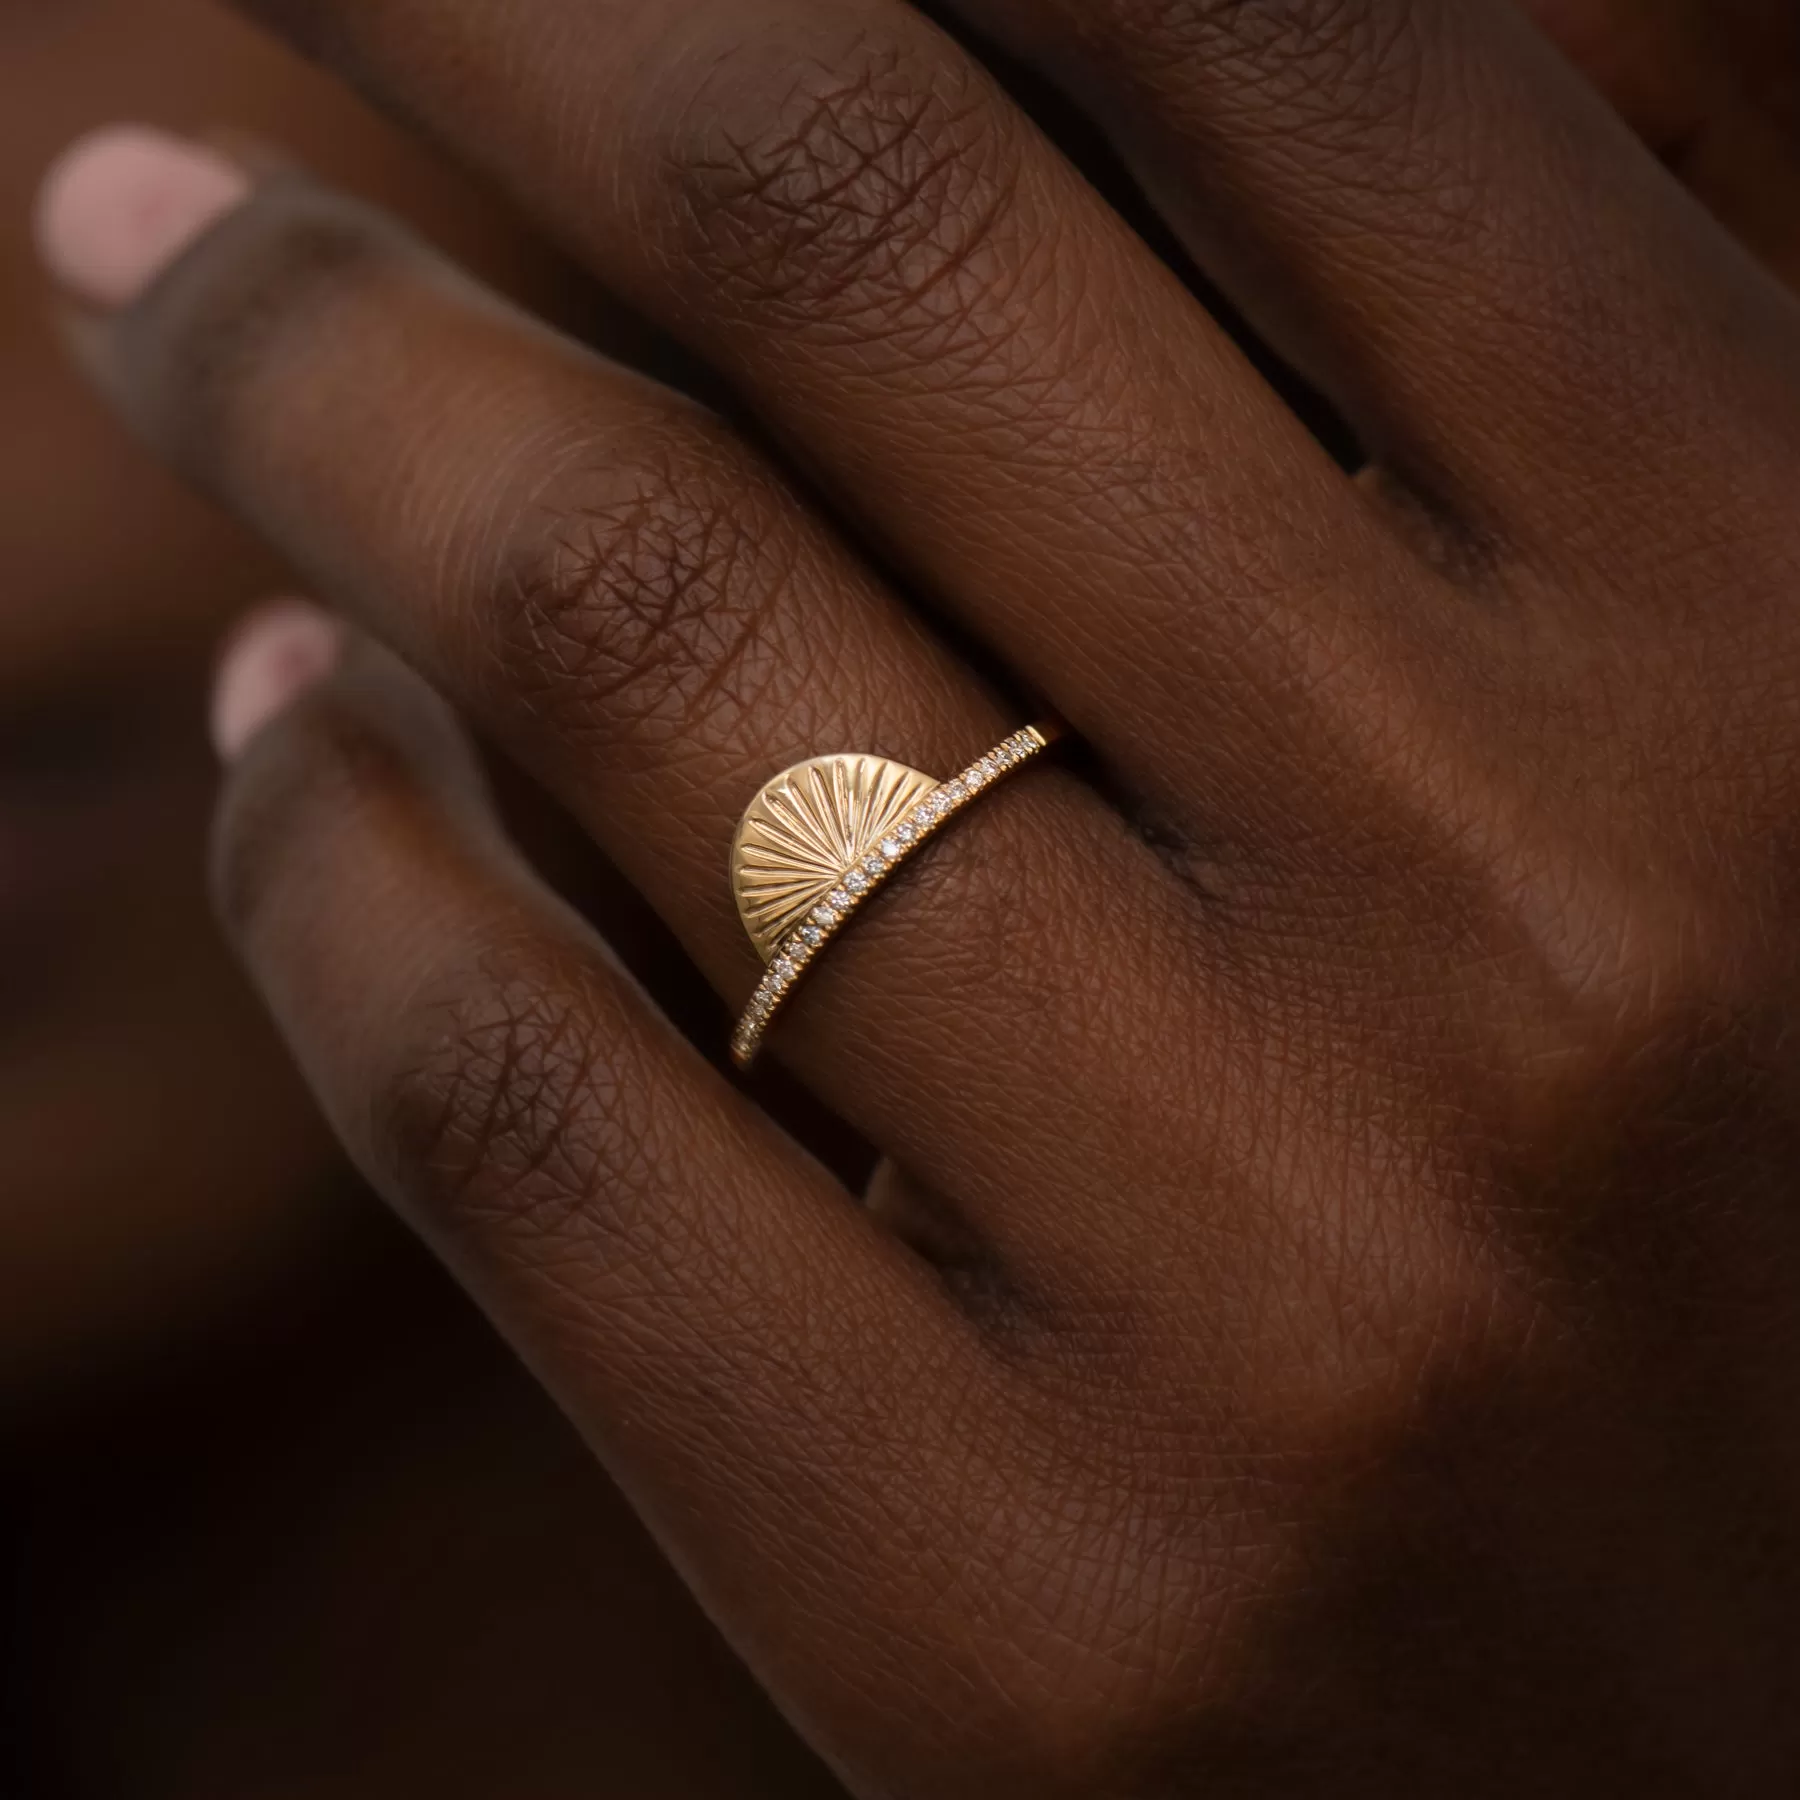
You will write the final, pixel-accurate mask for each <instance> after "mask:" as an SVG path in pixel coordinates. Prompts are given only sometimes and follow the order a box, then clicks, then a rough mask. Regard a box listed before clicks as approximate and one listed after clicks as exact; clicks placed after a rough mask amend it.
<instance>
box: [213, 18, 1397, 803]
mask: <svg viewBox="0 0 1800 1800" xmlns="http://www.w3.org/2000/svg"><path fill="white" fill-rule="evenodd" d="M247 4H249V5H250V7H251V9H252V10H259V9H260V10H262V11H264V12H266V13H268V14H270V15H271V16H273V17H274V18H275V19H276V21H277V22H278V23H279V24H280V25H282V26H283V27H284V28H286V29H288V30H290V31H292V32H294V33H295V34H296V35H298V36H299V37H301V38H302V39H303V40H305V41H307V42H310V43H311V44H312V45H313V46H314V47H315V48H323V49H325V50H326V51H327V52H328V53H329V54H330V55H331V57H332V58H333V59H334V60H337V61H338V62H340V63H341V64H343V65H345V66H348V67H352V68H354V70H355V72H356V74H357V76H358V78H359V79H360V80H362V81H365V82H367V83H369V84H371V85H373V86H375V87H377V88H378V89H381V90H383V91H385V92H386V93H387V94H388V95H389V96H390V97H391V98H392V99H393V100H394V101H395V103H396V104H397V105H398V106H399V107H400V108H401V109H402V110H404V111H406V112H408V113H410V114H412V115H415V116H419V117H422V118H424V119H426V120H427V121H428V122H431V123H433V124H434V125H435V127H436V128H437V130H438V131H439V132H440V133H441V134H442V135H443V136H445V137H447V138H450V139H453V140H455V141H456V142H457V144H458V147H459V148H460V149H461V150H462V151H463V152H465V153H466V154H469V155H472V156H475V157H477V158H479V159H481V160H482V161H484V162H485V163H486V164H488V165H489V166H490V167H491V168H493V169H494V170H495V171H496V172H498V173H499V174H500V175H501V176H502V178H503V179H504V180H506V181H507V182H508V184H509V185H510V186H511V187H512V188H513V189H514V190H515V191H516V192H517V193H519V194H520V195H521V196H522V197H523V198H524V199H525V200H526V201H527V203H528V204H529V205H530V206H531V207H532V208H533V209H534V210H535V211H536V212H537V213H538V214H539V215H540V216H542V217H544V218H545V219H546V220H548V221H549V222H550V223H551V224H552V225H553V226H554V227H555V228H556V229H557V231H558V232H559V234H560V235H562V236H563V237H564V238H565V239H566V240H567V241H569V242H570V243H572V244H573V245H574V246H575V247H576V248H577V249H578V250H579V251H580V252H581V253H582V254H584V255H585V256H586V257H587V259H588V260H589V261H590V262H591V263H592V264H593V265H594V266H595V267H596V268H597V269H598V270H599V271H600V272H601V274H602V275H603V276H604V278H605V279H606V280H607V281H608V282H609V284H611V285H612V286H614V287H615V288H617V289H618V290H620V291H621V292H623V293H624V294H626V295H627V296H628V297H629V298H631V299H632V300H633V301H634V303H635V304H637V305H638V306H639V307H640V309H642V310H643V311H645V312H647V313H649V314H651V315H653V316H655V317H657V318H658V319H660V320H661V321H663V322H664V323H665V324H667V325H669V326H670V327H672V328H673V329H674V330H675V331H676V332H677V333H679V334H680V335H682V336H683V337H685V338H686V339H687V340H688V341H689V342H690V344H692V345H693V346H694V347H696V348H697V349H698V350H699V351H700V352H701V353H702V354H703V355H704V356H706V357H707V358H708V359H710V360H711V361H712V362H713V363H714V364H715V365H717V366H719V367H720V368H722V369H724V370H725V371H727V372H728V373H729V374H730V376H731V377H732V378H733V379H734V380H735V381H736V382H737V383H738V385H739V386H740V387H741V388H742V389H743V390H744V391H745V392H746V393H747V394H748V395H749V396H750V398H751V399H752V400H753V401H754V402H755V404H756V406H757V409H758V411H759V413H761V414H762V415H763V416H764V417H765V418H767V419H768V420H770V421H771V422H772V423H774V424H775V425H776V426H777V427H778V428H779V429H780V430H782V431H783V432H784V433H785V434H786V435H787V437H788V438H789V439H790V441H791V442H793V443H794V444H795V445H796V446H797V447H798V449H799V450H800V451H801V453H802V454H804V456H805V457H806V458H807V460H808V461H809V462H810V463H811V464H812V465H813V466H814V467H815V468H816V469H817V470H819V471H820V473H821V475H822V478H823V479H824V480H825V481H827V482H828V483H829V484H830V485H831V486H832V487H833V488H834V489H835V490H836V491H837V492H838V493H840V494H842V495H843V496H845V497H846V498H847V499H848V500H849V501H850V503H851V504H852V506H853V508H854V510H855V511H856V513H857V514H858V516H859V517H860V518H861V519H862V520H863V521H865V522H866V523H867V524H868V525H869V526H870V527H871V528H872V529H873V531H874V532H875V533H876V534H877V535H878V536H880V537H881V538H882V539H884V540H885V542H886V543H887V544H888V545H889V546H890V547H892V548H894V549H895V550H896V551H897V552H898V553H899V555H900V556H901V558H902V560H903V561H904V563H905V564H906V565H907V566H909V567H910V569H911V570H912V571H914V572H915V573H916V574H917V575H918V576H919V577H920V578H921V580H922V582H923V584H924V585H925V586H926V587H927V588H928V590H929V591H930V592H931V593H932V594H934V595H935V596H936V597H938V598H939V599H941V600H942V601H943V603H944V604H946V605H948V606H951V607H953V608H955V609H956V610H957V611H958V612H959V613H960V614H961V615H962V617H963V618H964V619H965V620H966V621H968V622H970V623H971V624H972V625H973V626H974V627H975V628H976V629H977V630H978V631H979V632H980V633H981V634H982V635H984V636H985V637H986V638H987V639H988V640H989V641H990V642H991V643H992V644H993V645H995V646H996V647H997V648H998V649H999V650H1000V651H1001V652H1002V653H1003V655H1004V656H1005V657H1006V659H1007V660H1008V661H1009V662H1010V663H1011V665H1012V666H1013V667H1014V668H1016V669H1018V670H1019V671H1021V672H1022V673H1023V674H1025V675H1026V676H1027V677H1029V678H1030V679H1031V680H1032V681H1033V682H1034V683H1035V684H1036V685H1037V686H1038V687H1039V688H1040V689H1041V690H1042V691H1044V692H1045V693H1047V694H1048V695H1049V696H1050V697H1051V699H1052V700H1053V701H1054V703H1055V704H1056V706H1057V707H1058V709H1059V710H1060V711H1062V712H1063V713H1064V714H1065V715H1067V716H1068V717H1070V718H1071V719H1072V721H1073V722H1074V723H1075V724H1076V725H1077V726H1078V727H1079V728H1080V729H1081V731H1082V732H1083V734H1084V736H1086V737H1087V739H1088V740H1089V741H1090V742H1092V743H1095V744H1096V745H1098V746H1099V747H1101V749H1102V750H1103V751H1105V752H1106V753H1107V754H1108V755H1109V756H1110V758H1111V759H1112V760H1113V761H1114V763H1115V765H1117V766H1119V767H1121V768H1122V770H1123V771H1124V772H1125V774H1126V775H1127V777H1128V779H1129V780H1130V781H1131V782H1132V783H1133V784H1134V785H1135V786H1136V787H1137V788H1138V789H1139V790H1140V791H1141V792H1145V793H1147V794H1149V795H1150V796H1151V797H1152V798H1153V799H1154V800H1155V801H1157V802H1159V803H1161V805H1162V806H1163V807H1165V808H1166V809H1168V810H1169V811H1170V812H1172V813H1173V814H1174V815H1175V817H1176V818H1178V819H1179V818H1181V817H1182V816H1183V815H1187V816H1189V817H1190V819H1192V821H1193V822H1194V823H1195V824H1196V825H1198V826H1199V827H1201V828H1203V829H1207V830H1211V829H1215V828H1216V825H1217V821H1218V819H1219V818H1220V816H1221V815H1222V814H1224V813H1226V812H1227V811H1229V812H1231V813H1233V814H1235V815H1236V816H1235V818H1234V821H1233V823H1234V825H1235V826H1237V827H1238V828H1240V829H1242V830H1243V831H1244V832H1245V833H1246V835H1250V836H1254V831H1255V825H1256V823H1257V821H1258V820H1261V819H1267V820H1269V821H1270V822H1271V829H1272V830H1273V832H1274V834H1275V836H1276V837H1277V838H1278V839H1279V838H1281V837H1283V836H1284V835H1285V834H1286V829H1287V827H1286V826H1285V825H1284V823H1283V822H1284V821H1291V820H1292V819H1293V817H1294V816H1295V815H1296V814H1304V813H1307V812H1312V813H1314V816H1315V820H1316V821H1322V820H1324V819H1327V818H1329V817H1330V816H1331V810H1332V808H1333V807H1334V806H1335V804H1336V802H1335V798H1333V799H1332V800H1330V801H1326V802H1321V803H1320V804H1319V805H1317V806H1316V807H1309V806H1307V805H1306V804H1305V801H1304V798H1303V796H1305V795H1306V794H1308V793H1311V792H1312V790H1313V789H1314V788H1315V786H1316V784H1317V776H1316V773H1311V772H1316V771H1318V770H1319V769H1321V768H1322V767H1324V766H1326V765H1327V764H1329V762H1330V760H1331V759H1330V757H1329V756H1328V755H1326V754H1323V753H1321V751H1320V748H1319V744H1318V741H1317V731H1318V723H1317V720H1316V719H1310V718H1309V717H1308V716H1307V709H1306V708H1305V707H1296V706H1293V705H1291V704H1290V705H1287V706H1271V705H1270V704H1269V695H1270V693H1271V691H1279V692H1282V693H1293V692H1295V691H1300V692H1304V693H1306V694H1308V695H1309V696H1310V695H1316V694H1318V693H1319V691H1320V689H1321V687H1322V686H1325V685H1330V683H1322V681H1321V672H1322V671H1333V672H1334V673H1333V675H1332V677H1331V682H1334V683H1335V684H1336V686H1337V687H1338V688H1339V689H1340V690H1341V691H1346V692H1347V691H1349V690H1351V689H1355V690H1357V695H1358V704H1359V705H1360V706H1362V707H1364V708H1366V704H1367V699H1368V694H1367V683H1368V682H1369V681H1371V680H1376V679H1379V677H1378V676H1377V675H1375V674H1373V673H1371V672H1372V671H1376V670H1379V669H1382V668H1394V667H1404V666H1408V665H1416V663H1417V660H1418V657H1417V651H1418V643H1417V638H1418V636H1419V633H1418V631H1417V625H1418V620H1417V617H1416V616H1415V615H1416V613H1417V611H1418V590H1417V585H1416V583H1415V582H1413V581H1412V580H1411V573H1412V571H1411V569H1410V565H1407V566H1406V568H1405V570H1404V572H1403V569H1402V559H1401V556H1400V553H1399V551H1398V549H1397V546H1396V545H1395V544H1394V543H1393V542H1392V541H1391V540H1390V539H1389V537H1388V535H1387V533H1386V531H1385V529H1384V528H1383V527H1382V526H1380V525H1379V524H1378V523H1377V521H1376V520H1375V518H1374V516H1373V513H1372V510H1371V509H1368V508H1366V507H1365V506H1364V504H1363V503H1362V501H1361V500H1360V499H1359V497H1358V496H1357V495H1356V493H1355V491H1354V490H1353V489H1352V488H1351V486H1350V485H1349V484H1348V483H1347V482H1345V481H1344V480H1343V479H1342V477H1341V475H1340V473H1339V471H1338V470H1337V469H1336V468H1335V466H1334V465H1332V464H1331V462H1330V461H1329V459H1328V458H1327V457H1326V456H1325V455H1324V454H1323V452H1322V451H1321V450H1320V449H1319V448H1318V447H1317V445H1316V444H1315V443H1314V442H1313V440H1312V439H1311V438H1310V436H1309V435H1308V434H1307V433H1306V432H1305V430H1304V429H1303V428H1302V427H1301V426H1300V424H1299V423H1298V421H1297V420H1295V419H1294V417H1293V416H1292V415H1291V414H1289V413H1288V412H1287V411H1286V410H1285V409H1284V408H1283V407H1282V406H1281V405H1280V404H1279V403H1278V401H1277V400H1276V399H1275V397H1274V396H1273V395H1272V393H1271V392H1270V391H1269V390H1268V389H1267V387H1266V386H1265V385H1264V384H1263V383H1262V381H1261V380H1260V379H1259V378H1258V377H1257V376H1256V375H1255V374H1254V372H1253V371H1252V370H1251V369H1250V368H1249V366H1248V365H1247V363H1246V362H1245V361H1244V360H1243V359H1242V357H1241V356H1240V355H1239V353H1238V351H1237V350H1236V349H1235V348H1234V346H1233V345H1232V344H1231V343H1230V341H1229V339H1228V338H1227V337H1226V336H1225V335H1224V334H1223V333H1222V332H1221V331H1220V330H1219V329H1218V328H1217V327H1216V326H1215V325H1214V324H1213V323H1212V321H1210V320H1209V319H1208V318H1207V317H1206V315H1205V314H1204V312H1203V311H1202V310H1201V309H1200V308H1199V307H1198V306H1196V305H1195V304H1194V303H1193V301H1192V300H1191V298H1190V296H1189V295H1188V294H1187V293H1186V291H1185V290H1184V289H1183V288H1182V287H1181V286H1180V284H1179V283H1178V282H1177V281H1176V280H1175V278H1174V277H1173V276H1172V275H1171V274H1170V273H1169V272H1168V271H1167V270H1166V269H1165V268H1164V267H1163V265H1162V264H1161V263H1160V262H1158V260H1157V259H1156V258H1155V256H1154V255H1153V254H1152V253H1151V252H1150V250H1149V249H1148V248H1147V247H1146V246H1145V245H1144V244H1143V243H1142V242H1141V241H1140V240H1139V239H1138V238H1137V237H1136V236H1135V235H1134V234H1133V233H1132V232H1130V231H1129V230H1128V229H1127V228H1126V227H1125V226H1124V224H1123V223H1122V221H1121V220H1120V219H1119V218H1118V217H1117V215H1116V214H1114V213H1113V212H1112V211H1111V210H1110V208H1108V207H1107V206H1106V205H1105V203H1104V202H1103V201H1102V200H1101V199H1100V197H1099V196H1098V195H1097V194H1096V193H1095V192H1094V190H1093V189H1092V188H1091V187H1089V185H1088V184H1087V183H1086V182H1085V181H1084V180H1083V179H1082V178H1081V177H1080V175H1079V174H1078V173H1077V172H1076V171H1075V170H1074V169H1073V168H1072V167H1071V166H1070V165H1069V164H1068V163H1067V162H1065V161H1064V159H1063V158H1062V157H1061V156H1060V155H1059V154H1058V153H1057V152H1056V151H1055V150H1054V149H1053V148H1052V147H1051V146H1050V145H1049V144H1048V143H1047V142H1046V141H1045V140H1044V139H1043V138H1042V137H1041V136H1039V135H1038V134H1037V133H1036V131H1035V130H1034V129H1033V128H1032V127H1031V126H1030V124H1029V123H1028V122H1027V120H1026V119H1025V118H1024V116H1023V115H1022V114H1021V113H1020V112H1019V111H1018V110H1017V109H1016V108H1015V107H1014V106H1013V104H1012V103H1011V101H1010V100H1009V99H1008V98H1007V96H1006V95H1005V94H1004V93H1003V92H1002V91H1001V90H1000V88H999V87H998V85H997V84H996V83H995V82H993V81H992V80H991V79H990V78H989V77H988V75H987V74H986V73H985V72H984V71H983V70H982V69H981V68H980V67H979V65H978V64H977V63H976V62H975V61H974V60H973V59H972V58H970V57H969V56H968V55H966V54H965V53H964V52H963V51H962V50H961V49H959V48H958V47H957V46H956V45H955V44H954V43H953V42H952V41H951V40H950V39H949V38H948V37H947V36H945V35H944V34H943V33H941V32H939V31H938V30H937V29H936V28H935V27H933V26H932V25H930V24H929V23H928V22H927V21H926V20H925V19H924V18H923V17H922V16H921V15H919V14H918V13H916V12H915V11H913V10H912V8H910V7H908V6H905V5H902V4H899V3H898V0H754V3H753V4H745V3H744V0H673V3H671V4H666V5H657V6H642V5H639V4H636V3H635V0H510V3H505V4H502V3H501V0H454V3H453V4H448V5H446V4H443V0H355V3H354V4H352V3H351V0H247ZM1396 633H1398V634H1400V635H1402V636H1404V637H1405V639H1406V640H1407V642H1408V643H1409V644H1410V645H1411V646H1412V648H1413V654H1412V655H1410V656H1394V655H1392V654H1390V653H1391V651H1392V649H1393V644H1392V641H1391V640H1392V639H1393V637H1394V636H1395V634H1396ZM1197 708H1203V709H1204V712H1205V717H1206V729H1205V731H1204V732H1196V731H1195V729H1194V722H1195V717H1196V709H1197ZM1328 729H1329V727H1328ZM1297 737H1302V738H1303V739H1304V741H1305V753H1304V754H1295V739H1296V738H1297Z"/></svg>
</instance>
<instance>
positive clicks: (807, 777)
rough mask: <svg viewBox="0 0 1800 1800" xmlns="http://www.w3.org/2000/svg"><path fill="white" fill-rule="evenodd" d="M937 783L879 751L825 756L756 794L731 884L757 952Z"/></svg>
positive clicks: (734, 855) (768, 952)
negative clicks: (875, 752) (874, 753)
mask: <svg viewBox="0 0 1800 1800" xmlns="http://www.w3.org/2000/svg"><path fill="white" fill-rule="evenodd" d="M937 786H938V782H937V780H936V779H935V778H934V777H933V776H930V775H921V774H920V773H919V771H918V770H917V769H909V768H908V767H907V766H906V765H905V764H904V763H897V762H889V761H887V760H886V758H885V757H880V756H819V757H815V758H814V759H813V760H812V761H811V762H803V763H799V764H796V765H795V767H793V768H791V769H787V770H784V771H783V772H782V773H781V774H779V775H777V776H776V777H775V779H774V780H773V781H771V782H770V783H769V785H768V786H767V787H765V788H764V789H763V790H762V792H761V793H760V794H758V795H757V796H756V798H755V799H754V800H752V801H751V802H750V806H749V809H748V811H746V812H745V814H744V818H743V822H742V823H741V824H740V825H739V826H738V831H737V838H736V840H735V841H734V842H733V844H732V846H731V891H732V892H733V893H734V894H735V895H736V896H737V906H738V916H739V917H740V918H741V919H742V920H743V921H744V929H745V930H746V931H748V932H749V933H750V941H751V942H752V943H753V944H755V945H756V950H757V954H758V955H759V956H761V958H762V959H763V961H764V962H765V963H766V962H768V961H769V960H770V959H771V958H772V957H773V956H774V954H775V950H776V946H777V945H779V944H780V942H781V940H782V939H783V938H784V937H786V936H787V934H788V933H789V932H790V931H791V930H793V928H794V927H795V926H796V925H798V924H799V923H800V921H801V920H802V919H804V918H805V917H806V915H807V914H808V913H809V912H811V911H812V909H813V908H814V907H815V906H817V905H818V904H819V902H820V901H821V900H823V899H824V898H825V896H826V895H827V894H829V893H830V892H831V891H832V889H833V888H835V887H837V886H838V884H839V883H840V882H842V881H843V879H844V877H845V875H846V874H847V873H848V872H849V871H851V870H853V869H854V868H855V867H856V865H857V864H858V863H860V862H861V861H862V860H863V858H864V857H866V856H867V855H868V854H869V853H870V851H871V850H873V848H874V847H875V845H877V844H878V843H880V841H881V839H882V838H883V836H884V835H885V834H886V833H887V832H889V831H890V830H892V828H893V827H894V826H895V825H897V824H898V823H899V822H900V821H901V820H902V819H903V818H905V816H906V815H907V814H908V813H909V812H910V811H911V810H912V809H913V808H914V807H915V806H917V805H918V803H919V802H920V801H921V800H923V799H924V798H925V796H926V795H927V794H929V793H931V792H932V791H933V790H934V789H935V788H936V787H937Z"/></svg>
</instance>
